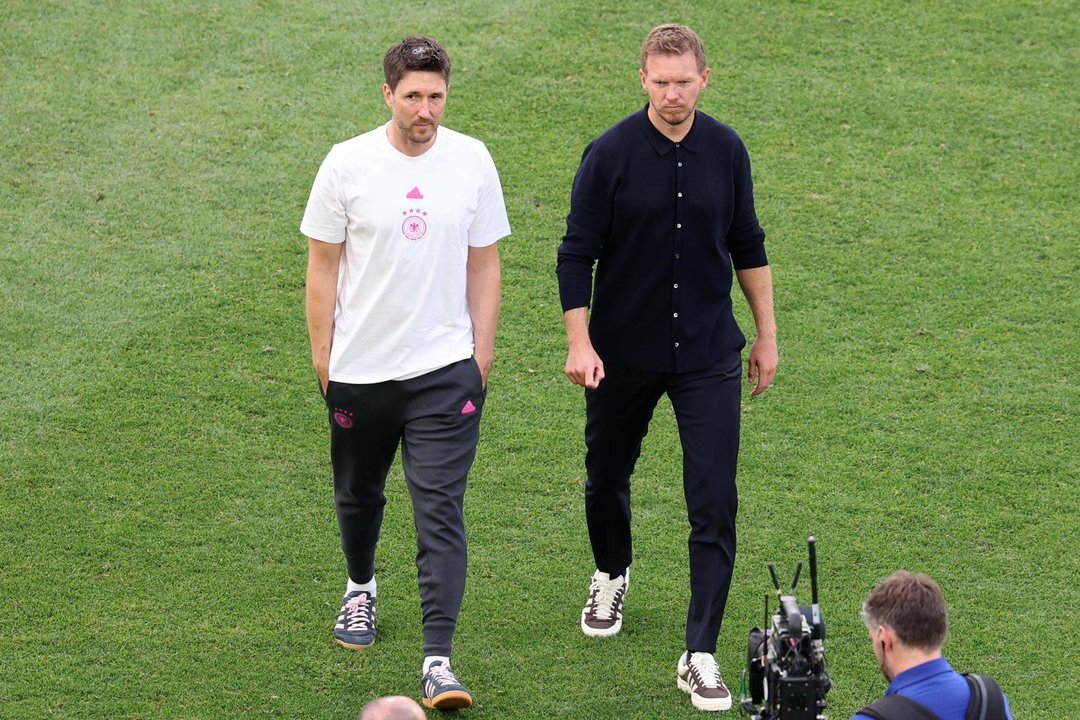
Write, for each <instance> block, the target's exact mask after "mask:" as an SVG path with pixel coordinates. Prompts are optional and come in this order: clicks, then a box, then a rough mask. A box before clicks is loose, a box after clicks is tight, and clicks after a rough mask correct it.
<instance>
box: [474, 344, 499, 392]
mask: <svg viewBox="0 0 1080 720" xmlns="http://www.w3.org/2000/svg"><path fill="white" fill-rule="evenodd" d="M473 360H475V361H476V367H478V368H480V379H481V380H482V381H483V386H484V389H487V381H488V375H490V374H491V366H492V365H493V364H494V363H495V358H494V357H493V356H492V355H491V354H490V353H489V354H485V355H481V354H480V353H474V354H473Z"/></svg>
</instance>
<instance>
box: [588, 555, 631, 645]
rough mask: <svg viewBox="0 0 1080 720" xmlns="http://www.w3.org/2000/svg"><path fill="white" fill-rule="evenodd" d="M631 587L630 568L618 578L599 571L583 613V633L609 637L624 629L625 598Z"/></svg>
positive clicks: (594, 575) (595, 574)
mask: <svg viewBox="0 0 1080 720" xmlns="http://www.w3.org/2000/svg"><path fill="white" fill-rule="evenodd" d="M629 587H630V568H627V569H626V571H625V572H624V573H623V574H622V575H620V576H619V577H617V578H612V577H610V576H609V575H608V574H607V573H606V572H600V571H599V570H597V571H596V572H595V573H593V576H592V582H591V583H590V584H589V599H588V600H586V601H585V608H584V609H583V610H582V611H581V632H583V633H585V634H586V635H588V636H589V637H608V636H609V635H614V634H615V633H617V632H619V630H621V629H622V611H623V598H624V597H625V596H626V591H627V589H629Z"/></svg>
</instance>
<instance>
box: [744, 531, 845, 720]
mask: <svg viewBox="0 0 1080 720" xmlns="http://www.w3.org/2000/svg"><path fill="white" fill-rule="evenodd" d="M807 544H808V545H809V546H810V593H811V600H812V602H811V604H810V606H809V607H807V606H806V605H800V604H799V601H798V600H796V599H795V585H796V584H798V582H799V573H801V572H802V561H800V562H799V563H798V564H796V566H795V577H794V578H793V579H792V581H791V589H790V590H788V591H787V593H786V594H785V593H784V591H783V590H781V589H780V580H779V579H778V578H777V577H776V566H775V565H773V564H772V563H768V568H769V575H770V576H771V577H772V582H773V586H774V587H775V588H776V595H777V597H778V598H779V601H780V606H779V608H777V611H776V614H775V615H773V616H772V626H771V627H770V628H769V629H768V630H762V629H761V628H754V629H753V630H751V631H750V638H749V643H748V648H747V658H746V671H745V672H744V673H743V677H742V698H741V707H742V710H743V712H744V713H745V714H746V715H748V716H749V717H750V718H751V720H823V718H824V717H825V714H824V713H825V694H826V693H827V692H829V688H831V687H832V680H830V679H829V676H828V674H827V673H826V672H825V647H824V643H825V621H824V620H823V619H822V617H821V608H820V607H819V606H818V591H817V554H816V553H815V551H814V544H815V540H814V538H813V536H811V537H810V538H809V540H808V541H807ZM765 623H766V625H768V623H769V593H766V594H765ZM748 692H749V697H748V696H747V693H748Z"/></svg>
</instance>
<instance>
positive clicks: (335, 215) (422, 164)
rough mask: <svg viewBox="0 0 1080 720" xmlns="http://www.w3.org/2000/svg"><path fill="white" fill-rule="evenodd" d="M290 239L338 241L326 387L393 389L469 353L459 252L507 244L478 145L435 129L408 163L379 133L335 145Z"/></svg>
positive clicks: (502, 210)
mask: <svg viewBox="0 0 1080 720" xmlns="http://www.w3.org/2000/svg"><path fill="white" fill-rule="evenodd" d="M300 232H302V233H304V234H305V235H307V236H308V237H310V238H313V239H315V240H321V241H323V242H328V243H342V242H343V243H345V250H344V253H343V258H342V263H341V269H340V271H339V275H338V285H337V307H336V308H335V310H334V338H333V345H332V346H331V350H330V379H331V380H334V381H335V382H345V383H376V382H383V381H385V380H404V379H406V378H410V377H416V376H418V375H423V374H424V373H426V372H431V371H432V370H437V369H439V368H441V367H445V366H447V365H449V364H451V363H454V362H457V361H458V360H464V359H465V358H467V357H470V356H471V355H472V353H473V336H472V320H471V319H470V316H469V307H468V303H467V301H466V295H465V281H466V271H465V263H466V260H467V259H468V254H469V248H470V247H485V246H488V245H491V244H492V243H494V242H496V241H498V240H499V239H500V238H503V237H506V236H507V235H509V234H510V222H509V220H508V219H507V217H506V206H505V204H504V202H503V195H502V186H501V185H500V184H499V174H498V172H497V171H496V170H495V163H494V162H493V161H492V159H491V154H490V153H488V150H487V148H486V147H485V146H484V144H483V143H482V142H480V141H479V140H476V139H474V138H471V137H469V136H467V135H463V134H461V133H459V132H455V131H453V130H450V129H449V128H446V127H440V128H439V129H438V132H437V133H436V136H435V139H434V140H433V141H432V146H431V147H430V148H428V150H427V151H426V152H425V153H424V154H422V155H420V156H418V157H410V156H408V155H405V154H403V153H401V152H400V151H398V150H397V149H396V148H394V146H393V145H391V144H390V140H389V139H388V138H387V136H386V126H382V127H378V128H376V129H374V130H372V131H370V132H367V133H364V134H363V135H358V136H357V137H354V138H352V139H351V140H346V141H345V142H343V143H339V144H337V145H335V146H334V147H333V148H332V149H331V150H330V152H329V154H327V156H326V159H325V160H323V163H322V167H320V168H319V172H318V174H317V175H316V176H315V183H314V186H313V187H312V189H311V196H310V198H309V199H308V204H307V210H306V211H305V212H304V219H303V222H301V224H300Z"/></svg>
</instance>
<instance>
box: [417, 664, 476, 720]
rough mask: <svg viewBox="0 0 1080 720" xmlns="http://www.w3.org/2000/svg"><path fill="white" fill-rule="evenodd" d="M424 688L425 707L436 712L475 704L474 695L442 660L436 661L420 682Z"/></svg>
mask: <svg viewBox="0 0 1080 720" xmlns="http://www.w3.org/2000/svg"><path fill="white" fill-rule="evenodd" d="M420 686H421V687H422V688H423V694H424V698H423V700H424V707H429V708H434V709H436V710H457V709H458V708H467V707H469V706H470V705H472V703H473V699H472V693H470V692H469V691H468V690H467V689H466V688H465V686H464V685H462V684H461V683H460V682H458V679H457V676H456V675H454V673H453V672H452V671H451V670H450V666H449V665H446V664H444V663H443V661H442V660H436V661H435V662H433V663H431V665H430V667H428V671H427V672H426V673H424V677H423V679H421V680H420Z"/></svg>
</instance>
